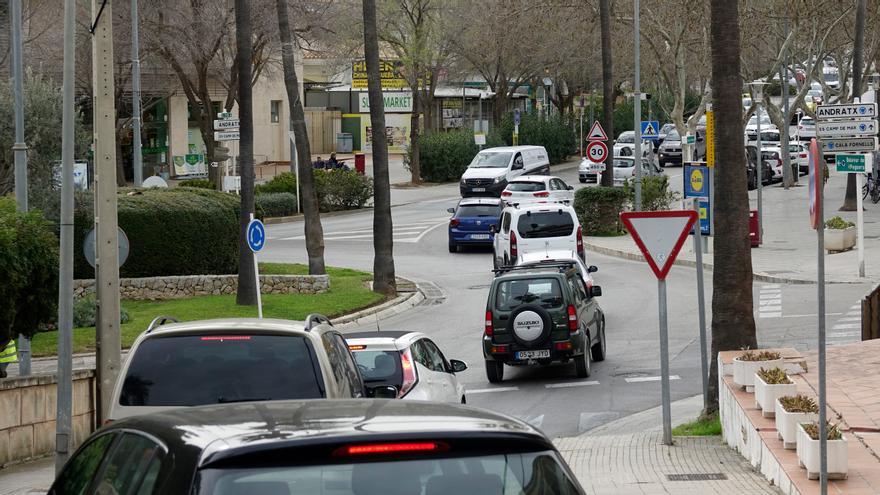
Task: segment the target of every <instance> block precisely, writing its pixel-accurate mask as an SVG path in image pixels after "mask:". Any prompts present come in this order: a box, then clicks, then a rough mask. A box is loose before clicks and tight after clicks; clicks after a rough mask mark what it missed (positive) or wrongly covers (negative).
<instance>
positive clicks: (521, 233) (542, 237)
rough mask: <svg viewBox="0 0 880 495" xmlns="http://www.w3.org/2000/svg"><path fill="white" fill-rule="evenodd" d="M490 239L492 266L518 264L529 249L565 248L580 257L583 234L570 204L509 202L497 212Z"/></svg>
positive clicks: (542, 250)
mask: <svg viewBox="0 0 880 495" xmlns="http://www.w3.org/2000/svg"><path fill="white" fill-rule="evenodd" d="M494 229H495V227H494V226H492V227H490V231H493V233H494V234H495V238H494V243H493V254H494V256H493V266H494V267H495V268H496V269H497V268H500V267H502V266H510V265H516V264H519V263H520V262H521V261H522V260H523V256H524V255H526V254H530V253H547V252H549V251H557V250H565V251H570V252H574V253H577V256H578V257H579V258H580V259H581V260H582V261H583V260H584V259H586V258H585V254H584V237H583V230H582V229H581V224H580V221H578V217H577V213H575V211H574V208H572V207H571V206H568V205H564V204H546V205H527V206H519V205H511V206H508V207H506V208H504V210H503V211H502V212H501V225H500V227H499V229H498V231H497V232H494Z"/></svg>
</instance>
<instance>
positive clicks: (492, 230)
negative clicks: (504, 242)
mask: <svg viewBox="0 0 880 495" xmlns="http://www.w3.org/2000/svg"><path fill="white" fill-rule="evenodd" d="M496 232H498V229H496V228H495V225H490V226H489V233H490V234H495V233H496Z"/></svg>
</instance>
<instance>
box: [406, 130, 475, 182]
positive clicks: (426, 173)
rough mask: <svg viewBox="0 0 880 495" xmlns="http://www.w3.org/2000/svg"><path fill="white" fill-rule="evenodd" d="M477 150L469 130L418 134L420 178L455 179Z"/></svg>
mask: <svg viewBox="0 0 880 495" xmlns="http://www.w3.org/2000/svg"><path fill="white" fill-rule="evenodd" d="M478 151H479V148H478V147H477V145H476V144H474V135H473V134H472V133H470V132H461V131H455V132H434V133H430V134H424V135H422V136H419V164H420V165H421V168H422V180H426V181H428V182H449V181H457V180H458V179H459V177H461V174H463V173H464V171H465V169H466V168H467V166H468V165H469V164H470V163H471V160H473V159H474V156H475V155H476V154H477V152H478Z"/></svg>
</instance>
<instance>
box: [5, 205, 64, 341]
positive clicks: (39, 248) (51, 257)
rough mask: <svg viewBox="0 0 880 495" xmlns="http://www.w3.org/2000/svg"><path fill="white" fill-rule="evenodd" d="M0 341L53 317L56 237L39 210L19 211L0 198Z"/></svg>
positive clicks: (25, 332)
mask: <svg viewBox="0 0 880 495" xmlns="http://www.w3.org/2000/svg"><path fill="white" fill-rule="evenodd" d="M0 281H2V282H0V300H2V301H3V302H2V304H0V344H2V343H4V342H6V341H8V340H10V339H12V338H14V337H15V336H16V335H19V334H22V335H25V336H28V337H30V336H32V335H33V334H35V333H36V332H37V331H38V330H40V329H42V328H45V327H46V326H47V325H48V324H50V323H51V322H53V321H54V320H55V316H56V307H57V306H56V304H57V300H58V239H57V238H56V237H55V236H54V235H53V234H52V230H51V227H50V225H49V224H48V223H47V222H46V221H45V220H44V219H43V217H42V215H41V214H40V212H38V211H32V212H30V213H24V214H23V213H19V212H17V211H16V204H15V200H14V199H12V198H11V197H0Z"/></svg>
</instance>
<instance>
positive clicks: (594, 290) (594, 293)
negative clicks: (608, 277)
mask: <svg viewBox="0 0 880 495" xmlns="http://www.w3.org/2000/svg"><path fill="white" fill-rule="evenodd" d="M601 295H602V287H599V286H598V285H594V286H592V287H590V297H599V296H601Z"/></svg>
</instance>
